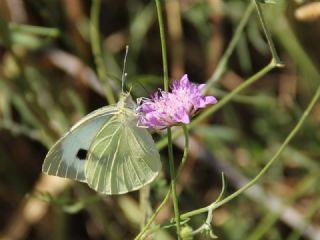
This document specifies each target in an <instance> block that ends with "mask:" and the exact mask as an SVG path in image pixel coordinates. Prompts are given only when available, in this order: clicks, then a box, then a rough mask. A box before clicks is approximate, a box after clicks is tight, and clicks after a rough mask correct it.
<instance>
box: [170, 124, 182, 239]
mask: <svg viewBox="0 0 320 240" xmlns="http://www.w3.org/2000/svg"><path fill="white" fill-rule="evenodd" d="M168 153H169V168H170V178H171V195H172V201H173V208H174V216H175V222H176V229H177V235H178V239H180V213H179V204H178V198H177V191H176V176H175V172H174V161H173V150H172V138H171V129H170V128H168Z"/></svg>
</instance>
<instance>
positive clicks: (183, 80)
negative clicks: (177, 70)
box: [180, 74, 189, 86]
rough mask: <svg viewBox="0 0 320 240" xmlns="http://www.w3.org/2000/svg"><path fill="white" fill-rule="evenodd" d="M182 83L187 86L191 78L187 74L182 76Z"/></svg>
mask: <svg viewBox="0 0 320 240" xmlns="http://www.w3.org/2000/svg"><path fill="white" fill-rule="evenodd" d="M180 84H181V85H183V86H187V85H188V84H189V79H188V75H187V74H185V75H183V76H182V78H181V79H180Z"/></svg>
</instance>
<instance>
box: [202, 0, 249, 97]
mask: <svg viewBox="0 0 320 240" xmlns="http://www.w3.org/2000/svg"><path fill="white" fill-rule="evenodd" d="M253 10H254V3H253V2H250V3H249V5H248V7H247V9H246V11H245V12H244V14H243V17H242V18H241V20H240V22H239V25H238V26H237V28H236V30H235V32H234V34H233V36H232V39H231V41H230V43H229V45H228V47H227V49H226V51H225V53H224V54H223V56H222V58H221V60H220V61H219V63H218V66H217V68H216V70H215V72H214V73H213V75H212V76H211V77H210V78H209V80H208V81H207V83H206V86H205V88H204V89H203V91H204V92H207V91H208V90H209V89H210V88H211V86H212V85H213V84H215V83H216V82H217V81H218V80H219V79H220V78H221V76H222V75H223V73H224V72H225V70H226V66H227V63H228V60H229V58H230V56H231V54H232V52H233V50H234V48H235V47H236V45H237V43H238V41H239V39H240V37H241V34H242V32H243V29H244V27H245V26H246V24H247V22H248V21H249V19H250V16H251V14H252V12H253Z"/></svg>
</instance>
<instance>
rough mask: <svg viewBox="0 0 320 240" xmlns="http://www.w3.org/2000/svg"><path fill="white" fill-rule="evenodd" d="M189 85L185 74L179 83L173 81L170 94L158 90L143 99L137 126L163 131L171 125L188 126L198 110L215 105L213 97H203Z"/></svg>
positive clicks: (200, 87)
mask: <svg viewBox="0 0 320 240" xmlns="http://www.w3.org/2000/svg"><path fill="white" fill-rule="evenodd" d="M204 86H205V84H201V85H199V86H197V85H196V84H194V83H191V82H190V81H189V79H188V76H187V74H185V75H183V77H182V78H181V80H180V81H176V80H175V81H174V82H173V85H172V86H171V92H165V91H162V90H161V89H159V91H158V92H156V93H154V94H153V95H152V96H151V99H149V98H143V99H142V100H141V101H140V106H139V107H138V112H139V125H140V126H145V127H148V128H153V129H163V128H166V127H170V126H173V125H179V124H188V123H190V117H192V116H193V115H194V114H195V113H196V112H197V110H198V109H200V108H205V107H206V106H208V105H210V104H215V103H217V99H216V98H215V97H213V96H203V95H202V93H201V89H202V88H203V87H204Z"/></svg>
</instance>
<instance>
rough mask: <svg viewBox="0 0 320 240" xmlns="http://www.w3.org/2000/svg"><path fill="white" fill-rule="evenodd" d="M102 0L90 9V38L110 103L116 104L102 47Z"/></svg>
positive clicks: (93, 3)
mask: <svg viewBox="0 0 320 240" xmlns="http://www.w3.org/2000/svg"><path fill="white" fill-rule="evenodd" d="M100 5H101V0H93V1H92V5H91V10H90V40H91V49H92V53H93V56H94V60H95V63H96V67H97V72H98V77H99V79H100V80H102V81H103V83H104V85H105V91H106V98H107V100H108V102H109V104H114V103H115V102H116V101H115V98H114V95H113V92H112V89H111V86H110V84H109V81H108V78H107V70H106V67H105V65H104V61H103V57H102V49H101V42H100V35H99V14H100Z"/></svg>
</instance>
